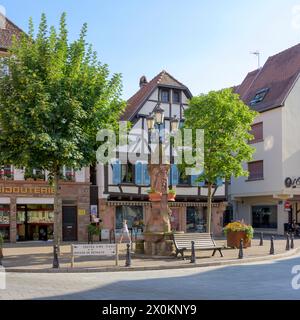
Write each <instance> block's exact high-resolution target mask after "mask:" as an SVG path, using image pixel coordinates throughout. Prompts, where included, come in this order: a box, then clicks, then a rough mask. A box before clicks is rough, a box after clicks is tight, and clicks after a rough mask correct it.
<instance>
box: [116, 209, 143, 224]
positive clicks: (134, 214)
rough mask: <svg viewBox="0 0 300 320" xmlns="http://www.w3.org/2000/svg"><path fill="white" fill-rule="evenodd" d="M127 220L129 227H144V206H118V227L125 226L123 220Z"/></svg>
mask: <svg viewBox="0 0 300 320" xmlns="http://www.w3.org/2000/svg"><path fill="white" fill-rule="evenodd" d="M124 220H127V225H128V228H129V229H131V228H134V227H141V228H142V227H143V224H144V220H143V207H142V206H118V207H116V229H122V228H123V221H124Z"/></svg>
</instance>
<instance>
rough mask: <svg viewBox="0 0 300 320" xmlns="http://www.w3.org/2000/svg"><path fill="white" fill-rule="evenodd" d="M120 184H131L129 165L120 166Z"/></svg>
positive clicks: (131, 170) (130, 165)
mask: <svg viewBox="0 0 300 320" xmlns="http://www.w3.org/2000/svg"><path fill="white" fill-rule="evenodd" d="M121 183H133V165H132V164H131V163H127V164H122V165H121Z"/></svg>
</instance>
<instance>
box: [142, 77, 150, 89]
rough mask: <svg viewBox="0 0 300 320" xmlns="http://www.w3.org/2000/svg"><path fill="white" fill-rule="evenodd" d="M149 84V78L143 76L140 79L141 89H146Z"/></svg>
mask: <svg viewBox="0 0 300 320" xmlns="http://www.w3.org/2000/svg"><path fill="white" fill-rule="evenodd" d="M147 83H148V81H147V78H146V77H145V76H141V78H140V88H142V87H144V86H145V85H146V84H147Z"/></svg>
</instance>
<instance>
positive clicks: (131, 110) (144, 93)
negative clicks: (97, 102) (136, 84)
mask: <svg viewBox="0 0 300 320" xmlns="http://www.w3.org/2000/svg"><path fill="white" fill-rule="evenodd" d="M160 85H165V86H172V87H177V88H179V89H183V90H186V91H188V92H189V90H188V88H187V87H186V86H185V85H183V84H182V83H181V82H179V81H178V80H176V79H175V78H174V77H173V76H171V75H170V74H169V73H168V72H166V71H165V70H163V71H161V72H160V73H159V74H158V75H157V76H155V77H154V78H153V79H152V80H151V81H149V82H148V83H147V84H145V85H144V86H142V87H141V88H140V89H139V90H138V91H137V92H136V93H135V94H134V95H133V96H132V97H131V98H130V99H129V100H128V101H127V107H126V109H125V111H124V113H123V115H122V120H131V119H132V117H133V116H134V115H135V113H136V112H137V111H138V110H139V108H140V107H141V106H142V104H143V103H144V102H145V101H146V100H147V99H148V98H149V96H150V95H151V93H152V92H153V91H154V90H155V88H156V87H158V86H160Z"/></svg>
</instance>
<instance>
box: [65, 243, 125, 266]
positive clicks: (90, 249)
mask: <svg viewBox="0 0 300 320" xmlns="http://www.w3.org/2000/svg"><path fill="white" fill-rule="evenodd" d="M71 253H72V261H71V267H72V268H73V267H74V257H75V256H109V257H113V256H115V257H116V265H117V266H118V264H119V248H118V244H117V243H113V244H72V245H71Z"/></svg>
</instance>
